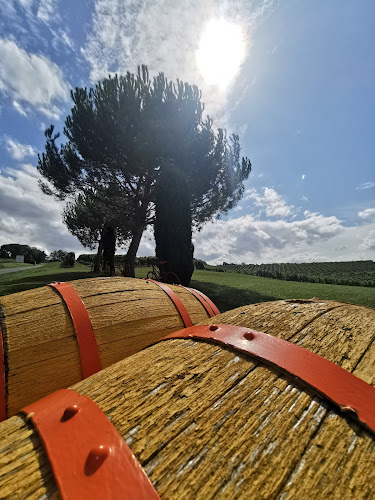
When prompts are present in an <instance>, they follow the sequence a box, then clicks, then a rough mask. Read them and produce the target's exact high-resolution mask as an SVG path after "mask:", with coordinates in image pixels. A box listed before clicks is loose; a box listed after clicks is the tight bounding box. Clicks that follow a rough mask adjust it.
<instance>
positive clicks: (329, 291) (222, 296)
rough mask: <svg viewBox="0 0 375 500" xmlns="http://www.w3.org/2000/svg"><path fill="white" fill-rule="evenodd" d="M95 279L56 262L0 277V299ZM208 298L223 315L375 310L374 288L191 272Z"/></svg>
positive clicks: (143, 271) (141, 271) (143, 272)
mask: <svg viewBox="0 0 375 500" xmlns="http://www.w3.org/2000/svg"><path fill="white" fill-rule="evenodd" d="M150 270H151V268H146V267H141V268H137V269H136V277H137V278H145V277H146V276H147V272H148V271H150ZM93 276H95V275H94V274H93V273H91V272H90V269H89V267H87V266H85V265H83V264H80V263H78V262H76V265H75V267H74V268H73V269H63V268H61V267H60V263H59V262H52V263H49V264H43V266H41V267H37V268H34V266H32V267H28V268H27V269H22V270H21V269H20V271H17V272H14V273H9V274H1V275H0V295H7V294H9V293H15V292H19V291H22V290H28V289H30V288H36V287H39V286H43V285H47V284H48V283H51V282H52V281H70V280H76V279H82V278H91V277H93ZM190 286H191V287H193V288H197V289H198V290H201V291H202V292H203V293H205V294H206V295H208V297H210V298H211V299H212V300H213V301H214V302H215V304H216V305H217V306H218V308H219V309H220V310H221V311H222V312H224V311H227V310H229V309H233V308H235V307H239V306H242V305H246V304H253V303H256V302H265V301H268V300H278V299H311V298H312V297H318V298H320V299H329V300H337V301H338V302H349V303H352V304H361V305H364V306H368V307H374V308H375V288H370V287H360V286H343V285H324V284H320V283H319V284H318V283H300V282H295V281H281V280H276V279H271V278H261V277H259V276H249V275H246V274H237V273H218V272H214V271H195V272H194V274H193V279H192V281H191V284H190Z"/></svg>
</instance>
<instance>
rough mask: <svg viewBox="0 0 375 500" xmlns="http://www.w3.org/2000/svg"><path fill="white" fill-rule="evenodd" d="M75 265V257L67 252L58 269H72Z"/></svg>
mask: <svg viewBox="0 0 375 500" xmlns="http://www.w3.org/2000/svg"><path fill="white" fill-rule="evenodd" d="M75 263H76V256H75V253H74V252H68V253H67V254H66V256H65V258H64V260H63V261H62V262H61V264H60V267H74V264H75Z"/></svg>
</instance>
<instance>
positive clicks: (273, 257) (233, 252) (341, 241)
mask: <svg viewBox="0 0 375 500" xmlns="http://www.w3.org/2000/svg"><path fill="white" fill-rule="evenodd" d="M194 244H195V257H196V258H200V259H204V260H206V261H208V262H210V263H212V264H215V263H222V262H234V263H241V262H246V263H254V264H260V263H270V262H313V261H339V260H365V259H372V258H373V251H372V249H373V245H374V244H375V223H372V224H363V225H362V226H354V227H345V226H344V225H343V224H342V222H341V221H340V220H339V219H337V218H336V217H334V216H331V217H325V216H323V215H321V214H319V213H312V212H308V211H305V212H304V217H303V218H302V219H300V220H293V221H292V222H288V221H285V220H282V219H279V220H272V221H270V220H258V219H256V218H255V217H253V216H251V215H245V216H243V217H239V218H232V219H228V220H226V221H224V220H219V221H214V222H212V223H209V224H207V225H206V226H204V228H203V229H202V231H201V232H200V233H196V234H195V235H194Z"/></svg>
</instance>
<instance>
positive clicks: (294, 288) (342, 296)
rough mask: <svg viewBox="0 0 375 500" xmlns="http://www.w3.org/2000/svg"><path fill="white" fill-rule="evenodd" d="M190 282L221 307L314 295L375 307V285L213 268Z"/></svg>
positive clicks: (196, 274)
mask: <svg viewBox="0 0 375 500" xmlns="http://www.w3.org/2000/svg"><path fill="white" fill-rule="evenodd" d="M191 286H192V287H194V288H197V289H198V290H201V291H202V292H203V293H206V294H207V295H208V296H209V297H210V298H211V299H212V300H213V301H214V302H215V303H216V305H217V306H218V308H219V309H220V310H222V311H227V310H228V309H233V308H234V307H239V306H241V305H246V304H251V303H255V302H264V301H267V300H279V299H311V298H313V297H318V298H319V299H327V300H337V301H338V302H349V303H351V304H360V305H364V306H368V307H374V308H375V288H370V287H362V286H345V285H325V284H320V283H301V282H297V281H282V280H276V279H273V278H261V277H259V276H248V275H245V274H237V273H216V272H213V271H195V272H194V274H193V279H192V282H191Z"/></svg>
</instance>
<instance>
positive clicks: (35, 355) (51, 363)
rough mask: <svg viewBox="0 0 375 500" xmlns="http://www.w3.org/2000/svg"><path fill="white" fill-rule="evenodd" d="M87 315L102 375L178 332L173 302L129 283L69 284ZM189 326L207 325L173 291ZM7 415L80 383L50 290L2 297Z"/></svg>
mask: <svg viewBox="0 0 375 500" xmlns="http://www.w3.org/2000/svg"><path fill="white" fill-rule="evenodd" d="M71 285H72V286H73V288H75V290H76V291H77V292H78V294H79V296H80V297H81V298H82V300H83V302H84V304H85V306H86V309H87V311H88V313H89V316H90V319H91V322H92V325H93V329H94V333H95V337H96V342H97V345H98V350H99V356H100V361H101V366H102V367H103V368H105V367H107V366H110V365H112V364H113V363H116V362H117V361H119V360H121V359H124V358H126V357H127V356H130V355H131V354H133V353H135V352H138V351H139V350H141V349H143V348H144V347H146V346H148V345H150V344H152V343H153V342H155V341H156V340H158V339H159V338H161V337H163V336H164V335H166V334H167V333H169V332H173V331H175V330H179V329H180V328H183V326H184V325H183V322H182V320H181V317H180V315H179V313H178V311H177V309H176V307H175V306H174V304H173V302H172V301H171V299H170V298H169V297H168V296H167V295H166V293H165V292H163V290H161V289H160V288H159V287H158V286H157V285H155V284H153V283H150V282H146V281H144V280H138V279H132V278H95V279H85V280H77V281H72V282H71ZM171 288H172V289H173V291H174V292H175V293H176V294H177V295H178V296H179V298H180V299H181V301H182V303H183V304H184V306H185V308H186V309H187V310H188V312H189V314H190V317H191V320H192V322H193V324H195V323H198V322H200V321H203V320H204V319H206V318H208V314H207V312H206V310H205V309H204V307H203V306H202V304H201V303H200V302H199V301H198V300H197V299H196V298H195V297H194V296H193V295H192V294H191V293H190V292H189V291H187V290H185V289H184V288H182V287H178V286H175V285H171ZM0 322H1V325H2V330H3V336H4V345H5V354H6V379H7V391H8V398H7V409H8V416H11V415H14V414H15V413H17V411H18V410H19V409H20V408H22V407H23V406H25V405H27V404H29V403H32V402H33V401H36V400H37V399H40V398H41V397H43V396H45V395H46V394H49V393H51V392H54V391H56V390H58V389H61V388H66V387H69V386H70V385H73V384H75V383H76V382H78V381H79V380H81V379H82V372H81V364H80V356H79V350H78V344H77V340H76V336H75V331H74V327H73V323H72V320H71V317H70V315H69V312H68V310H67V308H66V305H65V303H64V301H63V299H62V298H61V296H60V294H59V293H58V292H57V291H56V290H54V289H52V288H51V287H48V286H47V287H42V288H39V289H36V290H28V291H26V292H20V293H16V294H13V295H7V296H5V297H1V298H0Z"/></svg>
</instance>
